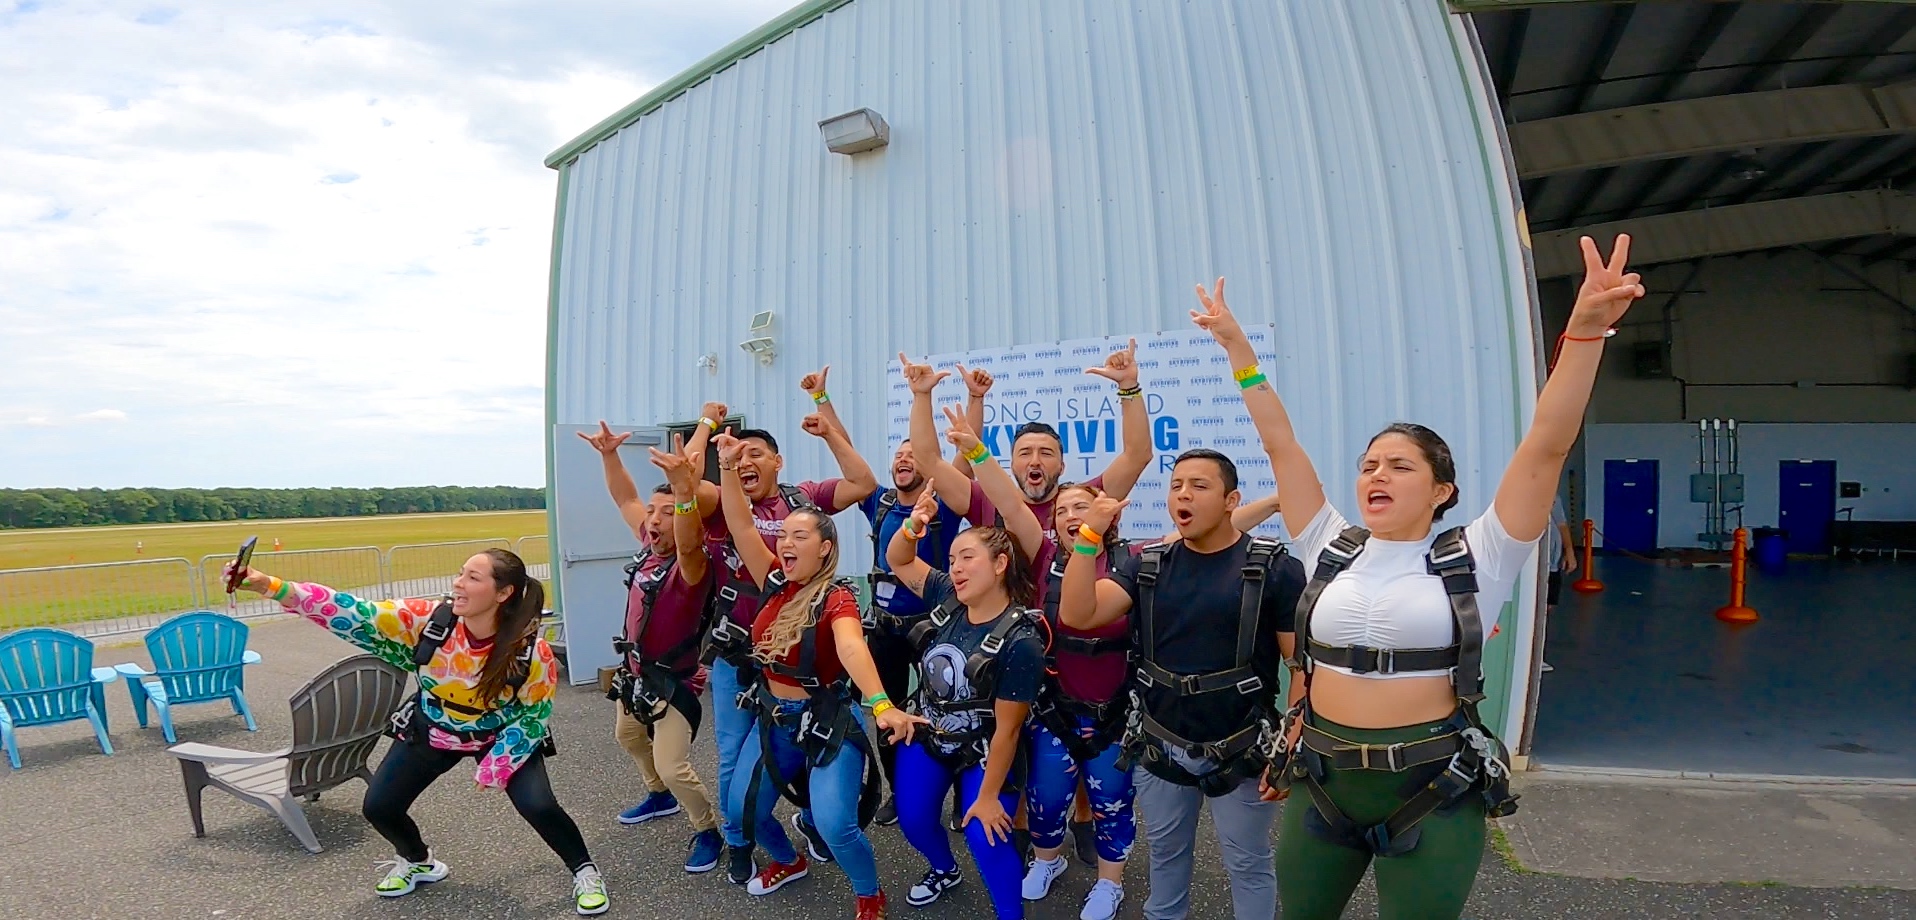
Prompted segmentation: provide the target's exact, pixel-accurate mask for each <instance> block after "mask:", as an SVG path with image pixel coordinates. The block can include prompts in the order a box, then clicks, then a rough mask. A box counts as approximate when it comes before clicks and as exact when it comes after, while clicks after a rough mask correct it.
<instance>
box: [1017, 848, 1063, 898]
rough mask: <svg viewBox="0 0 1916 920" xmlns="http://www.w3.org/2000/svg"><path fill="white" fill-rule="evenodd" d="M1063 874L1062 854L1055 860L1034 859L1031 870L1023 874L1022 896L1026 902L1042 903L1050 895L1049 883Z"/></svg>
mask: <svg viewBox="0 0 1916 920" xmlns="http://www.w3.org/2000/svg"><path fill="white" fill-rule="evenodd" d="M1063 874H1064V854H1063V853H1060V854H1058V858H1057V859H1034V860H1032V861H1031V869H1030V870H1029V871H1027V872H1025V884H1024V895H1025V900H1027V901H1042V900H1044V896H1045V895H1048V894H1050V893H1051V883H1052V882H1055V881H1057V880H1058V876H1060V875H1063Z"/></svg>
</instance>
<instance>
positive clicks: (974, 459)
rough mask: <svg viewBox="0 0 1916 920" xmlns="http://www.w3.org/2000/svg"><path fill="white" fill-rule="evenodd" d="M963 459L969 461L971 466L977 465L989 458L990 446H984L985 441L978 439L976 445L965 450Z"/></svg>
mask: <svg viewBox="0 0 1916 920" xmlns="http://www.w3.org/2000/svg"><path fill="white" fill-rule="evenodd" d="M965 459H966V460H969V461H971V465H972V466H977V465H979V464H981V463H984V462H985V461H986V460H990V459H991V448H988V447H986V446H985V442H983V441H979V442H978V446H977V447H974V448H972V449H970V450H968V451H965Z"/></svg>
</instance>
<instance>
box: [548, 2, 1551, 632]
mask: <svg viewBox="0 0 1916 920" xmlns="http://www.w3.org/2000/svg"><path fill="white" fill-rule="evenodd" d="M1456 26H1457V22H1455V21H1453V20H1452V19H1451V17H1450V15H1449V14H1447V13H1445V12H1444V10H1443V7H1442V4H1439V3H1433V2H1429V0H1337V2H1331V0H1275V2H1274V0H1189V2H1170V0H1135V2H1129V3H1116V2H1107V0H1045V2H1043V3H1033V2H1030V0H963V2H956V0H952V2H907V0H858V2H855V3H852V4H851V5H849V6H845V7H842V8H840V9H838V10H836V11H834V12H831V13H829V14H827V15H825V16H824V17H823V18H821V19H819V20H817V21H814V22H812V23H810V24H808V25H805V26H803V27H801V28H799V29H797V30H796V31H795V32H792V33H790V34H788V35H786V36H785V37H783V38H780V39H778V40H776V41H774V42H772V43H771V44H769V45H767V46H765V47H764V48H763V49H762V50H760V51H758V52H756V53H754V54H752V55H750V56H748V57H746V58H744V59H742V60H740V61H738V62H737V63H736V64H735V65H733V66H731V67H729V68H728V69H726V70H724V71H722V72H719V73H717V74H716V75H714V76H713V77H712V78H711V79H709V80H707V81H706V82H703V83H701V84H698V85H696V86H694V87H692V88H691V89H690V90H688V91H687V92H685V93H684V94H683V95H681V96H679V97H678V98H676V99H674V100H672V101H670V102H667V103H666V104H665V105H664V106H663V107H661V108H660V109H658V110H656V111H654V112H651V113H650V114H647V115H645V116H643V117H642V118H640V119H639V120H638V121H637V122H635V123H634V124H632V125H630V126H629V127H626V128H625V129H623V130H622V131H620V132H618V133H617V134H616V135H615V136H613V137H611V138H610V139H608V140H606V141H604V142H602V143H600V144H599V145H597V146H596V147H593V148H591V149H589V150H587V151H585V152H584V153H583V154H582V155H580V157H579V158H578V159H577V160H576V161H575V162H574V163H572V164H571V165H570V166H569V167H567V168H568V169H569V170H570V176H569V192H568V200H567V202H566V206H565V209H564V211H563V214H564V223H563V226H562V227H561V234H562V240H561V262H560V266H559V274H558V277H557V290H558V296H557V310H558V316H557V342H556V343H555V354H556V358H557V362H558V364H557V373H556V384H557V417H556V418H555V419H554V421H555V422H556V423H558V424H561V425H564V424H583V423H589V422H593V421H596V420H597V419H600V418H605V419H608V420H610V421H611V422H613V423H614V424H617V425H636V424H653V423H659V422H664V421H670V420H676V419H686V418H691V417H693V416H694V415H695V414H696V412H697V411H698V407H699V405H700V403H701V402H702V401H703V400H705V399H710V398H722V399H725V400H727V401H729V402H730V403H731V404H732V405H733V406H734V407H736V408H738V409H741V410H742V411H744V412H746V413H747V414H748V415H749V417H750V420H751V421H752V422H753V423H754V424H755V425H763V426H764V427H768V428H770V429H772V430H773V431H775V432H776V433H778V434H780V435H781V436H783V438H784V439H785V440H786V441H787V442H788V443H790V445H791V446H790V447H788V448H787V450H786V456H787V458H788V461H789V462H790V465H791V467H792V468H793V469H794V472H795V473H796V474H798V475H800V476H803V475H808V474H809V475H814V476H823V475H825V474H826V472H828V471H829V470H830V469H831V466H830V458H829V455H828V454H827V453H826V452H825V451H824V450H823V448H822V445H819V444H817V443H816V442H813V441H812V440H811V439H810V438H806V437H805V436H804V435H803V434H801V433H800V432H799V430H798V422H799V419H800V418H801V417H803V415H804V414H805V412H806V411H808V410H809V409H810V403H809V401H808V400H805V399H804V398H803V396H802V394H800V393H799V392H798V390H797V380H798V377H799V376H800V375H801V374H802V373H804V372H805V371H807V370H810V369H812V368H814V367H816V366H817V365H820V364H825V363H830V364H831V365H832V367H833V370H832V391H833V394H834V397H835V399H836V401H837V404H838V407H839V409H840V411H841V412H843V413H845V414H846V416H847V421H848V423H849V425H850V427H851V431H852V435H853V438H854V440H855V441H856V442H857V443H858V444H859V445H861V446H862V447H864V448H866V449H867V450H868V452H869V453H870V455H871V456H872V459H873V461H874V466H875V467H878V468H879V469H880V476H881V478H883V477H884V475H885V474H884V472H883V465H884V462H885V458H884V457H881V456H878V454H879V452H880V451H882V449H883V444H884V443H885V440H884V439H885V434H884V432H885V421H886V413H885V412H884V411H883V410H884V407H883V406H882V405H881V404H879V403H878V401H879V400H882V399H884V396H885V381H884V378H883V374H884V370H883V368H884V362H885V360H886V359H887V357H888V356H891V355H893V354H895V353H896V352H897V351H899V350H900V349H903V350H906V351H909V352H913V353H916V354H924V353H929V352H950V351H955V350H962V349H970V348H979V347H988V346H995V345H1009V344H1014V343H1025V342H1040V341H1045V340H1052V339H1060V338H1071V337H1084V336H1092V335H1102V334H1121V333H1127V332H1141V331H1147V330H1157V329H1169V328H1179V327H1182V326H1183V325H1184V324H1186V323H1187V322H1188V318H1187V313H1186V311H1187V310H1188V309H1189V308H1190V307H1191V306H1193V305H1194V302H1195V301H1194V298H1193V295H1192V285H1194V284H1195V283H1198V282H1202V281H1206V280H1208V279H1213V278H1215V277H1217V276H1219V275H1224V276H1227V277H1228V278H1229V279H1230V281H1229V283H1228V290H1229V293H1230V297H1231V302H1232V304H1233V306H1234V307H1235V308H1236V309H1237V311H1238V312H1239V313H1240V315H1242V316H1243V317H1244V318H1245V320H1246V321H1247V322H1248V321H1257V322H1275V323H1276V324H1277V328H1278V332H1279V338H1280V342H1279V350H1280V357H1279V360H1278V361H1277V366H1276V367H1274V368H1269V369H1268V370H1269V371H1270V373H1271V376H1272V378H1273V381H1274V382H1275V383H1276V385H1277V386H1278V387H1279V389H1280V392H1282V393H1283V394H1284V395H1285V397H1286V400H1287V403H1288V404H1289V406H1290V408H1291V412H1292V417H1293V419H1294V420H1295V421H1296V424H1297V428H1298V432H1299V436H1300V437H1301V438H1302V440H1303V442H1304V443H1305V445H1306V446H1307V447H1309V448H1310V449H1311V451H1312V454H1313V456H1314V457H1315V459H1316V460H1317V463H1318V467H1319V470H1320V472H1321V473H1322V475H1323V476H1324V478H1325V480H1326V485H1327V487H1328V488H1329V489H1330V490H1331V495H1332V496H1333V497H1334V498H1336V499H1337V500H1339V501H1340V502H1342V503H1344V504H1348V503H1349V499H1348V496H1349V495H1350V494H1351V490H1352V485H1351V478H1352V475H1353V472H1354V464H1355V461H1356V458H1357V456H1358V454H1359V453H1360V452H1361V450H1362V448H1363V445H1364V439H1365V438H1366V437H1367V436H1368V435H1369V434H1370V433H1372V432H1373V431H1374V430H1376V429H1377V428H1379V427H1381V426H1382V425H1384V424H1385V423H1387V422H1390V421H1392V420H1395V419H1414V420H1417V421H1420V422H1423V423H1425V424H1428V425H1431V426H1432V427H1434V428H1435V429H1437V430H1438V431H1439V432H1441V433H1443V434H1444V435H1445V437H1446V438H1448V439H1449V440H1450V441H1451V443H1452V445H1453V447H1454V450H1455V453H1456V456H1457V457H1458V460H1459V466H1460V469H1459V473H1460V476H1461V480H1462V482H1461V486H1462V489H1463V509H1462V510H1463V511H1467V512H1471V513H1474V511H1475V510H1476V509H1481V508H1482V507H1483V506H1484V504H1485V503H1486V502H1487V501H1488V499H1489V497H1490V495H1491V493H1492V490H1493V488H1494V485H1495V480H1496V477H1497V475H1498V474H1499V473H1500V472H1501V471H1502V468H1503V465H1504V463H1505V462H1506V461H1507V460H1508V458H1509V457H1510V455H1511V451H1512V448H1513V447H1514V445H1515V441H1516V437H1517V435H1518V433H1519V428H1518V424H1519V418H1520V416H1522V417H1525V418H1527V416H1528V408H1527V407H1528V406H1529V405H1530V403H1531V401H1532V400H1531V397H1530V396H1529V395H1528V394H1530V393H1532V392H1534V388H1535V371H1534V369H1533V367H1534V361H1535V356H1534V354H1533V347H1532V343H1531V341H1530V336H1531V331H1530V330H1531V320H1530V316H1529V310H1530V307H1529V301H1528V295H1527V285H1526V282H1525V279H1524V267H1523V255H1522V252H1521V250H1520V248H1519V244H1518V242H1517V231H1516V222H1515V217H1514V213H1513V212H1514V210H1515V209H1514V206H1513V205H1512V204H1511V196H1510V192H1509V190H1508V187H1507V178H1506V175H1505V163H1504V162H1503V160H1502V153H1501V152H1500V150H1499V146H1498V142H1497V135H1496V130H1497V129H1496V126H1495V125H1494V124H1491V123H1487V121H1486V120H1487V119H1490V118H1494V116H1493V115H1491V114H1490V113H1491V112H1492V111H1493V109H1494V107H1493V106H1492V105H1491V104H1490V103H1488V102H1487V99H1486V97H1485V94H1484V90H1483V88H1482V82H1481V77H1480V74H1479V72H1478V70H1477V67H1478V64H1477V61H1476V60H1475V57H1474V52H1473V51H1472V50H1471V49H1470V48H1469V47H1468V44H1467V43H1468V38H1467V37H1466V33H1467V31H1468V30H1467V29H1462V28H1457V27H1456ZM860 106H869V107H871V108H873V109H875V110H876V111H878V112H880V113H881V114H883V115H884V117H885V118H886V119H887V120H888V121H889V122H890V125H891V144H890V146H889V147H887V148H885V149H882V150H879V151H875V152H872V153H866V154H860V155H858V156H857V157H855V158H852V157H845V156H840V155H835V154H832V153H830V152H828V151H827V150H826V149H825V147H824V144H823V142H822V141H821V139H820V136H819V132H818V128H817V127H816V122H817V121H818V120H820V119H821V118H824V117H827V116H831V115H835V114H838V113H841V112H845V111H849V110H851V109H855V108H858V107H860ZM766 309H770V310H775V311H777V314H778V331H777V339H778V348H779V357H778V359H777V362H776V364H774V365H773V366H772V367H769V368H766V367H761V366H759V365H758V364H757V363H756V362H755V361H753V360H751V359H749V358H748V357H747V356H746V355H745V354H744V353H743V352H742V351H740V350H739V348H738V344H737V343H738V342H740V341H741V340H743V339H744V338H746V322H747V318H748V317H749V316H750V314H752V313H753V312H756V311H759V310H766ZM706 352H716V353H717V354H718V355H719V372H718V373H717V374H716V376H712V375H708V374H707V373H706V372H704V371H701V370H698V369H696V368H695V367H694V362H695V360H696V359H697V356H698V355H700V354H703V353H706ZM556 449H558V450H567V449H583V446H582V445H572V444H558V445H557V446H556ZM1350 510H1352V511H1353V512H1354V509H1350ZM848 549H853V550H854V552H853V553H852V555H853V556H854V557H855V558H854V560H853V561H855V563H856V564H858V565H863V557H864V556H865V555H866V554H867V551H866V550H864V549H861V548H857V547H856V544H854V545H853V547H848ZM1506 625H1507V626H1508V625H1509V624H1506Z"/></svg>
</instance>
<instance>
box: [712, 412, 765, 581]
mask: <svg viewBox="0 0 1916 920" xmlns="http://www.w3.org/2000/svg"><path fill="white" fill-rule="evenodd" d="M714 440H716V441H717V442H718V449H719V489H720V491H721V492H722V493H723V494H724V496H725V500H724V501H721V502H719V507H720V509H722V513H723V514H724V515H725V527H726V529H727V530H728V531H730V532H731V534H732V547H733V549H735V550H736V551H737V552H738V558H739V560H740V561H742V562H744V563H745V569H746V571H748V572H751V573H752V581H753V582H754V583H756V584H757V585H758V586H759V587H761V588H763V587H765V580H766V579H767V578H770V577H771V576H772V569H773V568H776V567H777V565H778V556H777V555H775V554H774V553H773V552H772V551H771V550H770V549H768V548H766V546H765V541H764V540H762V539H760V538H759V535H758V524H757V522H755V521H753V520H752V500H751V499H749V498H746V497H745V485H744V483H742V482H740V481H739V478H738V458H739V454H741V453H744V451H745V445H744V443H743V442H741V441H739V439H737V438H735V437H732V433H731V432H729V431H725V432H720V433H719V434H718V435H717V436H715V437H714Z"/></svg>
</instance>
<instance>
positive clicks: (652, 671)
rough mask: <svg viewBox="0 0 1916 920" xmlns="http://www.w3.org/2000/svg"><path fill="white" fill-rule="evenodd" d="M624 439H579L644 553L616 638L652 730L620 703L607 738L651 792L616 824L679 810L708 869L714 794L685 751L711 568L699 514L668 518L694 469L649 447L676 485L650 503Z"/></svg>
mask: <svg viewBox="0 0 1916 920" xmlns="http://www.w3.org/2000/svg"><path fill="white" fill-rule="evenodd" d="M629 436H630V435H629V434H613V433H612V430H611V429H610V428H608V427H606V425H605V423H604V422H600V423H599V431H598V433H596V434H591V435H587V434H585V433H583V432H581V433H580V437H582V438H584V439H585V440H586V441H587V442H588V443H590V444H591V445H592V446H593V448H594V449H596V450H598V452H599V458H600V460H601V461H602V463H603V465H604V467H605V484H606V491H607V492H609V493H611V495H612V501H613V503H614V504H616V505H618V507H619V516H620V517H621V518H623V519H624V520H625V523H626V526H627V527H629V528H630V529H631V530H632V535H633V536H635V537H637V538H638V540H639V544H640V546H641V547H642V549H641V550H640V552H639V555H637V556H635V557H634V565H633V568H632V569H631V571H630V575H631V581H630V585H629V588H628V590H627V592H626V608H625V630H624V634H623V635H624V639H625V640H626V641H627V642H629V643H632V644H631V645H630V646H626V647H625V649H626V650H625V651H624V653H623V655H622V658H623V660H622V662H621V666H622V667H623V668H624V671H625V674H624V676H623V677H622V679H621V685H622V686H624V687H633V688H642V690H643V692H642V693H634V694H628V697H629V698H630V699H631V700H632V702H633V704H634V706H635V707H639V708H640V711H641V712H642V713H644V714H645V715H646V717H647V719H648V720H649V721H650V724H647V723H646V722H642V721H641V720H640V719H639V718H637V717H635V716H634V715H633V713H632V712H631V711H630V710H628V708H627V706H626V702H627V701H625V700H622V701H621V704H620V706H619V709H618V716H617V723H616V726H615V728H614V732H613V734H614V736H615V737H616V738H617V739H618V741H619V745H620V746H621V747H623V748H625V751H626V753H627V754H629V755H631V757H632V762H633V763H634V764H635V765H637V766H638V768H639V773H640V775H641V776H643V777H644V778H645V784H646V787H647V788H648V790H649V791H650V794H649V795H647V796H646V798H645V800H644V801H642V802H640V803H639V804H637V805H634V806H633V807H631V808H628V809H626V810H625V811H623V812H620V814H619V821H620V823H623V824H641V823H644V822H646V821H650V820H652V819H654V818H662V817H665V816H667V815H671V814H673V813H675V812H677V811H679V810H680V809H681V808H683V809H684V810H685V811H686V819H687V820H689V821H690V822H691V823H692V831H693V835H694V836H693V840H692V844H691V846H690V847H688V849H687V853H688V855H687V857H686V862H685V869H686V871H687V872H708V871H711V870H712V869H713V868H715V867H716V866H717V865H718V859H719V854H720V853H721V851H722V849H723V841H722V838H721V837H720V835H719V832H718V827H717V826H718V816H717V814H716V812H715V811H714V809H713V806H712V800H711V796H710V795H708V794H707V793H706V789H705V784H704V783H703V782H702V781H701V780H700V779H699V776H698V771H697V770H695V769H694V768H693V766H692V762H691V750H692V740H693V738H695V737H696V736H697V734H698V719H699V716H700V714H701V712H700V709H699V704H698V694H699V693H700V692H701V691H703V690H704V687H705V682H706V674H705V669H704V668H702V667H700V666H699V660H698V641H699V638H700V632H701V629H702V627H703V626H704V623H705V610H706V606H707V604H708V602H709V601H710V599H711V594H712V584H713V571H714V567H713V566H712V565H711V564H710V557H709V556H707V554H706V552H705V546H704V541H703V534H702V527H701V525H700V523H699V518H698V515H697V514H695V513H686V514H675V513H674V509H675V507H676V502H675V501H674V500H673V493H674V491H675V490H676V491H682V492H684V493H685V495H686V497H687V498H688V499H690V498H691V496H692V471H691V465H690V464H689V463H688V462H687V461H686V459H685V458H684V457H683V456H682V455H680V454H678V453H669V454H668V453H664V452H661V451H657V450H654V451H652V462H653V464H654V465H656V466H658V467H659V468H660V469H662V470H664V471H665V473H666V476H667V478H668V479H670V480H673V483H672V484H669V485H661V486H659V487H658V488H657V489H654V490H653V493H652V496H651V498H650V500H649V501H642V500H640V498H639V490H638V486H637V485H636V484H635V483H634V482H633V481H632V476H631V474H629V473H627V472H626V469H625V465H624V463H622V462H621V461H620V459H619V445H620V444H622V443H624V442H625V440H626V438H627V437H629ZM688 505H689V502H688ZM640 697H643V698H642V699H641V698H640ZM656 704H663V705H656Z"/></svg>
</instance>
